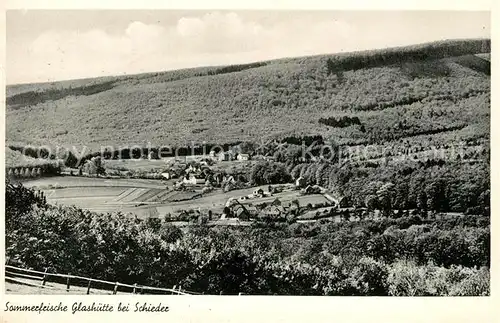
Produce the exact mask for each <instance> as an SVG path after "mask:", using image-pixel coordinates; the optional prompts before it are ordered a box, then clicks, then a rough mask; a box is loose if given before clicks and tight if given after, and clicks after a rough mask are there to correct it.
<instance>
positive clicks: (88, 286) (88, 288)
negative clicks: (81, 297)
mask: <svg viewBox="0 0 500 323" xmlns="http://www.w3.org/2000/svg"><path fill="white" fill-rule="evenodd" d="M91 282H92V281H91V280H90V279H89V283H88V284H87V295H89V294H90V283H91Z"/></svg>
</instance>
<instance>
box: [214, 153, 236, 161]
mask: <svg viewBox="0 0 500 323" xmlns="http://www.w3.org/2000/svg"><path fill="white" fill-rule="evenodd" d="M217 158H218V159H219V161H229V160H233V153H232V152H230V151H223V152H221V153H219V155H217Z"/></svg>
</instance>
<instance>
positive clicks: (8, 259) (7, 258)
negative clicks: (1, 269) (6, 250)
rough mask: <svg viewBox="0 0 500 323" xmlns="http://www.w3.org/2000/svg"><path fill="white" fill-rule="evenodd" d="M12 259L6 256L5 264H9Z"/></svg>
mask: <svg viewBox="0 0 500 323" xmlns="http://www.w3.org/2000/svg"><path fill="white" fill-rule="evenodd" d="M9 261H10V257H5V265H6V266H8V265H9Z"/></svg>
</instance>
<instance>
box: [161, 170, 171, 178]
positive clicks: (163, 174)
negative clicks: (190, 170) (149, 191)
mask: <svg viewBox="0 0 500 323" xmlns="http://www.w3.org/2000/svg"><path fill="white" fill-rule="evenodd" d="M161 176H162V177H163V178H165V179H170V178H171V177H172V176H171V175H170V172H163V173H161Z"/></svg>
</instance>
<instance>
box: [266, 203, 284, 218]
mask: <svg viewBox="0 0 500 323" xmlns="http://www.w3.org/2000/svg"><path fill="white" fill-rule="evenodd" d="M285 213H286V210H285V208H284V207H282V206H281V205H269V206H267V207H266V208H264V209H263V210H262V212H261V214H262V215H263V216H267V217H270V218H275V219H276V218H279V217H281V216H284V215H285Z"/></svg>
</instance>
